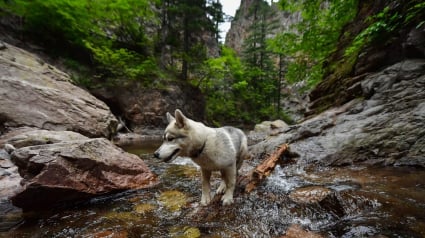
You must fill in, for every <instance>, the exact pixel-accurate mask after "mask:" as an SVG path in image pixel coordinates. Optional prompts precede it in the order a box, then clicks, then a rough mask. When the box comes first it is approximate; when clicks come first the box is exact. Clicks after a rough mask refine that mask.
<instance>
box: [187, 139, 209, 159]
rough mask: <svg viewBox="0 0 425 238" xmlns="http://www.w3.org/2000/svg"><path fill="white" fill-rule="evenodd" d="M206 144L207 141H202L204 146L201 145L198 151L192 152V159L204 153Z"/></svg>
mask: <svg viewBox="0 0 425 238" xmlns="http://www.w3.org/2000/svg"><path fill="white" fill-rule="evenodd" d="M206 144H207V141H204V144H203V145H202V147H201V148H200V149H199V150H197V151H194V153H192V155H191V157H192V158H197V157H199V156H200V155H201V154H202V152H203V151H204V149H205V145H206Z"/></svg>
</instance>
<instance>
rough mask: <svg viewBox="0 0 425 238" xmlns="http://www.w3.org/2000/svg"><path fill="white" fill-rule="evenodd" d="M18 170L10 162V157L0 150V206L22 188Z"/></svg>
mask: <svg viewBox="0 0 425 238" xmlns="http://www.w3.org/2000/svg"><path fill="white" fill-rule="evenodd" d="M21 180H22V178H21V176H19V174H18V168H17V167H16V166H15V165H14V164H13V163H12V161H11V160H10V155H9V153H7V152H6V151H5V150H4V149H0V204H1V203H2V201H3V200H7V199H9V198H10V197H11V196H13V195H15V193H16V191H18V190H19V189H21V188H22V186H21V184H20V183H21Z"/></svg>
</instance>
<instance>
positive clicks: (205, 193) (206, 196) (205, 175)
mask: <svg viewBox="0 0 425 238" xmlns="http://www.w3.org/2000/svg"><path fill="white" fill-rule="evenodd" d="M201 173H202V195H201V205H202V206H206V205H208V204H209V203H210V202H211V184H210V178H211V171H209V170H205V169H202V170H201Z"/></svg>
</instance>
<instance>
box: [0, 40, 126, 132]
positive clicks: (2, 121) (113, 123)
mask: <svg viewBox="0 0 425 238" xmlns="http://www.w3.org/2000/svg"><path fill="white" fill-rule="evenodd" d="M3 44H4V45H5V47H3V48H2V49H1V50H0V101H1V103H0V126H6V127H21V126H31V127H37V128H41V129H47V130H59V131H62V130H70V131H76V132H79V133H81V134H83V135H86V136H89V137H109V136H110V135H111V134H112V133H114V132H115V130H116V127H117V124H118V122H117V120H116V118H115V117H114V116H113V115H112V113H111V111H110V110H109V108H108V106H107V105H106V104H105V103H103V102H101V101H100V100H98V99H96V98H95V97H94V96H92V95H91V94H89V93H88V92H86V91H85V90H83V89H81V88H79V87H76V86H74V85H73V84H72V83H70V77H69V76H68V75H67V74H65V73H63V72H61V71H59V70H58V69H56V68H55V67H53V66H51V65H49V64H47V63H45V62H43V61H42V60H41V59H40V58H38V57H37V56H35V55H34V54H31V53H29V52H27V51H24V50H22V49H19V48H16V47H14V46H12V45H9V44H7V43H3Z"/></svg>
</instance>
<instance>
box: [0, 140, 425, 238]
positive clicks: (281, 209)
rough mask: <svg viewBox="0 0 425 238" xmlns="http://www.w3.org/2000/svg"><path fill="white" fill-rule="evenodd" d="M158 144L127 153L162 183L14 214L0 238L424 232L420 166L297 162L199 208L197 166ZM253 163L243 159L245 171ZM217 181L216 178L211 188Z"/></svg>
mask: <svg viewBox="0 0 425 238" xmlns="http://www.w3.org/2000/svg"><path fill="white" fill-rule="evenodd" d="M155 147H156V145H152V146H149V148H129V149H128V150H129V151H130V152H131V153H135V154H137V155H140V156H141V158H143V159H144V160H145V161H146V162H147V164H148V165H149V167H150V168H151V170H152V171H153V172H154V173H155V174H157V175H158V176H159V178H160V183H159V184H158V185H157V186H155V187H153V188H150V189H145V190H136V191H125V192H122V193H118V194H114V195H108V196H103V197H98V198H95V199H92V200H90V201H89V202H87V203H84V204H78V205H76V206H73V207H70V208H68V209H66V210H60V211H46V212H43V213H26V214H20V213H10V214H11V216H14V217H12V218H13V219H15V220H16V217H19V220H20V221H21V222H20V223H19V224H18V225H16V226H15V227H14V228H12V229H11V230H9V231H3V232H0V237H280V236H282V235H285V233H286V232H287V230H288V228H290V227H293V226H294V225H298V226H297V227H301V231H300V232H306V231H310V234H312V235H314V234H313V233H316V235H320V236H321V237H425V170H423V169H422V170H419V169H414V168H404V167H403V168H397V167H385V168H382V167H381V168H366V167H358V166H354V167H345V168H329V167H315V166H311V165H305V164H303V163H302V162H300V161H298V162H296V161H295V162H293V163H286V164H281V165H279V166H277V167H276V169H275V171H274V172H273V173H272V174H271V176H270V177H269V178H268V179H267V181H266V182H265V183H263V184H261V185H260V186H259V187H257V188H256V189H255V190H254V191H253V192H251V193H249V194H247V193H244V192H243V191H242V188H241V187H238V188H237V191H236V192H235V203H234V204H233V205H232V206H227V207H223V206H222V205H221V203H220V201H219V198H218V197H217V196H216V197H215V199H214V200H213V203H212V204H210V205H209V206H207V207H202V206H200V205H199V201H200V196H201V190H200V179H199V177H200V172H199V169H198V168H197V167H196V166H194V165H193V164H192V163H191V161H190V160H189V159H185V158H178V159H177V160H176V161H174V162H173V163H171V164H165V163H160V162H158V161H156V160H155V159H154V158H152V156H150V153H152V151H153V149H154V148H155ZM256 163H257V162H256V161H248V162H246V163H245V164H244V166H243V168H242V174H243V173H246V172H247V171H249V170H250V169H252V167H253V166H254V165H255V164H256ZM218 183H219V177H218V175H214V176H213V187H214V188H217V187H218ZM12 218H10V219H12ZM2 222H3V223H5V222H10V221H8V219H7V217H6V218H2V220H0V223H2ZM320 236H318V237H320Z"/></svg>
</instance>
